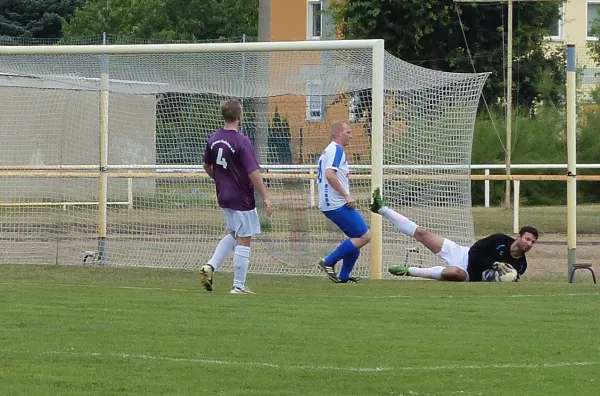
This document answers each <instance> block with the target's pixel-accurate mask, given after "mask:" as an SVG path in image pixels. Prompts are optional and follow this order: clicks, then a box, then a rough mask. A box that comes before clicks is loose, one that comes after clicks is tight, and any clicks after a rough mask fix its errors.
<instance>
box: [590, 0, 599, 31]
mask: <svg viewBox="0 0 600 396" xmlns="http://www.w3.org/2000/svg"><path fill="white" fill-rule="evenodd" d="M598 17H600V1H598V2H596V1H588V3H587V38H588V39H591V40H595V39H596V37H595V36H594V35H593V34H592V25H593V23H594V20H595V19H597V18H598Z"/></svg>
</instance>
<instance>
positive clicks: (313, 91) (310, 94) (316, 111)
mask: <svg viewBox="0 0 600 396" xmlns="http://www.w3.org/2000/svg"><path fill="white" fill-rule="evenodd" d="M322 91H323V90H322V87H321V82H320V81H308V82H307V83H306V93H307V95H306V119H307V120H309V121H322V120H323V113H324V111H323V94H322Z"/></svg>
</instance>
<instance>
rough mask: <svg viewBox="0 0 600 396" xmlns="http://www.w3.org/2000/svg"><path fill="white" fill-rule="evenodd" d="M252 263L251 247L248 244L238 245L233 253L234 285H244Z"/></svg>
mask: <svg viewBox="0 0 600 396" xmlns="http://www.w3.org/2000/svg"><path fill="white" fill-rule="evenodd" d="M249 264H250V248H249V247H248V246H240V245H238V246H236V248H235V253H234V255H233V286H234V287H244V286H245V285H246V275H247V274H248V265H249Z"/></svg>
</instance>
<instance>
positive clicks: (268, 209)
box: [263, 198, 273, 216]
mask: <svg viewBox="0 0 600 396" xmlns="http://www.w3.org/2000/svg"><path fill="white" fill-rule="evenodd" d="M263 203H264V204H265V211H266V212H267V216H271V214H272V213H273V205H272V204H271V200H270V199H268V198H267V199H264V200H263Z"/></svg>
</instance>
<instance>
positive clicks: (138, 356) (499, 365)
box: [7, 350, 600, 373]
mask: <svg viewBox="0 0 600 396" xmlns="http://www.w3.org/2000/svg"><path fill="white" fill-rule="evenodd" d="M7 352H16V353H23V351H9V350H7ZM28 353H33V352H28ZM43 354H45V355H70V356H79V357H98V358H117V359H130V360H131V359H142V360H156V361H166V362H180V363H197V364H205V365H219V366H242V367H266V368H273V369H291V370H305V371H323V370H332V371H347V372H361V373H376V372H382V371H388V372H389V371H452V370H456V371H460V370H489V369H545V368H560V367H585V366H597V365H600V362H597V361H590V362H554V363H551V362H545V363H494V364H481V365H478V364H470V365H441V366H398V367H337V366H320V365H286V364H277V363H269V362H242V361H235V360H221V359H203V358H183V357H171V356H156V355H149V354H128V353H110V352H109V353H102V352H61V351H48V352H43Z"/></svg>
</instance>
